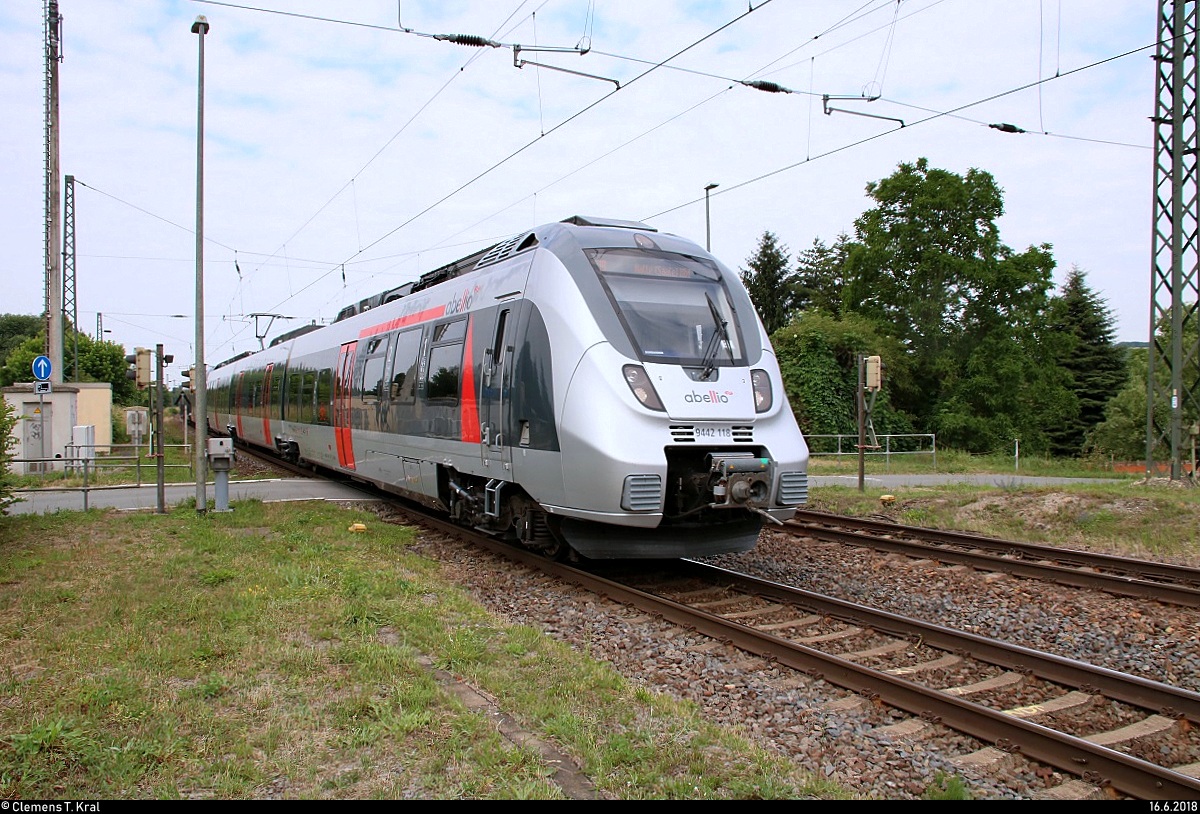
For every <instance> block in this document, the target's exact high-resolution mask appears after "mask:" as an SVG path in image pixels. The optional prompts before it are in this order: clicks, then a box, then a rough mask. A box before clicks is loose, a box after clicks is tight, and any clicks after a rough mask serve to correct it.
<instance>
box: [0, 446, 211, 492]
mask: <svg viewBox="0 0 1200 814" xmlns="http://www.w3.org/2000/svg"><path fill="white" fill-rule="evenodd" d="M99 449H104V450H106V452H103V453H102V452H98V450H99ZM167 449H182V450H184V453H185V457H186V459H187V461H188V462H187V463H184V464H169V463H166V462H165V460H164V462H163V468H164V469H186V470H188V471H189V472H191V471H192V466H193V463H192V454H191V450H192V445H191V444H167V445H165V446H164V447H163V450H164V456H165V451H166V450H167ZM122 450H124V454H120V453H121V451H122ZM9 460H10V462H11V463H12V464H23V465H24V468H23V471H17V472H16V474H18V475H46V476H49V475H67V476H72V475H82V476H83V478H84V479H85V480H86V479H87V478H88V474H89V472H90V473H91V474H92V475H94V476H99V475H101V474H103V473H104V472H106V471H113V470H119V469H125V470H129V471H131V472H132V473H133V475H134V479H135V481H136V484H137V485H138V486H141V485H142V477H143V472H144V471H145V470H149V471H150V472H151V474H152V476H153V475H154V473H157V471H158V455H157V454H156V453H154V452H149V451H147V450H146V449H145V448H144V447H143V446H142V445H140V444H67V445H66V447H64V454H63V455H56V456H55V457H53V458H10V459H9Z"/></svg>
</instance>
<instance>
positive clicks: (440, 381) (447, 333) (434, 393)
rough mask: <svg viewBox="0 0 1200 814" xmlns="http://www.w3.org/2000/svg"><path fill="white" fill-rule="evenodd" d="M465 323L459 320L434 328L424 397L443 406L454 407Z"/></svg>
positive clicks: (459, 374)
mask: <svg viewBox="0 0 1200 814" xmlns="http://www.w3.org/2000/svg"><path fill="white" fill-rule="evenodd" d="M466 334H467V321H466V320H465V319H458V320H455V321H453V322H443V323H442V324H440V325H435V326H434V328H433V337H432V339H431V341H430V347H429V365H428V366H427V367H426V370H427V371H428V373H427V374H426V375H427V378H426V381H425V397H426V398H427V399H429V400H437V401H438V402H440V403H442V404H457V403H458V398H459V394H458V390H459V379H460V376H461V372H462V357H463V340H464V338H465V337H466Z"/></svg>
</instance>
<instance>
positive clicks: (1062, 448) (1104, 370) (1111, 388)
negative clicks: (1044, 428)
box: [1051, 266, 1129, 456]
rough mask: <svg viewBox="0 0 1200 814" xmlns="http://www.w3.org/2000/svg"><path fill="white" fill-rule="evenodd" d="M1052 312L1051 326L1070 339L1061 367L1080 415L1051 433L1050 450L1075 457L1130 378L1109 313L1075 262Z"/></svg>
mask: <svg viewBox="0 0 1200 814" xmlns="http://www.w3.org/2000/svg"><path fill="white" fill-rule="evenodd" d="M1051 314H1052V316H1051V326H1052V328H1053V329H1054V330H1057V331H1059V332H1061V333H1063V334H1064V335H1066V336H1067V337H1068V342H1067V343H1065V349H1064V353H1063V355H1062V356H1061V358H1060V359H1059V365H1060V366H1061V367H1062V368H1063V369H1064V370H1066V371H1067V372H1068V373H1069V374H1070V375H1071V380H1072V381H1071V385H1070V386H1071V390H1072V392H1074V394H1075V397H1076V399H1077V400H1078V402H1079V412H1078V414H1077V415H1076V416H1074V417H1073V418H1072V419H1071V420H1069V421H1066V422H1064V423H1063V424H1062V425H1061V426H1060V427H1058V428H1056V429H1055V430H1053V431H1052V432H1051V452H1052V453H1054V454H1056V455H1071V456H1074V455H1079V454H1081V453H1082V452H1083V446H1084V440H1085V438H1086V437H1087V435H1088V433H1090V432H1091V431H1092V430H1093V429H1095V428H1096V426H1097V425H1099V424H1100V423H1101V422H1102V421H1104V411H1105V407H1106V405H1107V404H1108V402H1109V400H1110V399H1111V398H1112V397H1113V396H1114V395H1116V394H1117V392H1118V391H1119V390H1120V389H1121V388H1122V386H1123V385H1124V384H1125V382H1126V380H1127V379H1128V376H1129V371H1128V367H1127V355H1126V352H1125V350H1124V349H1123V348H1121V347H1120V346H1118V345H1117V344H1116V343H1115V342H1114V341H1113V331H1114V328H1113V324H1114V317H1113V314H1112V311H1111V310H1110V309H1109V308H1108V306H1107V305H1106V304H1105V303H1104V302H1103V301H1102V300H1101V298H1100V297H1099V295H1098V294H1096V292H1095V291H1093V290H1092V289H1091V288H1089V287H1088V284H1087V275H1086V273H1085V272H1084V271H1083V269H1081V268H1079V267H1078V266H1072V267H1071V271H1070V273H1069V274H1068V275H1067V279H1066V282H1065V283H1063V288H1062V293H1061V295H1060V296H1058V297H1056V298H1055V299H1054V302H1053V305H1052V308H1051Z"/></svg>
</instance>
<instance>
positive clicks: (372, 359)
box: [358, 335, 388, 402]
mask: <svg viewBox="0 0 1200 814" xmlns="http://www.w3.org/2000/svg"><path fill="white" fill-rule="evenodd" d="M387 351H388V336H387V335H385V336H380V337H373V338H372V339H370V340H369V341H368V342H367V346H366V353H365V354H364V357H365V358H364V359H363V366H362V378H361V379H360V380H359V382H358V390H359V392H361V393H362V400H363V401H364V402H376V401H379V397H380V395H381V394H382V392H383V376H384V365H385V363H386V362H387Z"/></svg>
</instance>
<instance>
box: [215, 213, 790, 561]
mask: <svg viewBox="0 0 1200 814" xmlns="http://www.w3.org/2000/svg"><path fill="white" fill-rule="evenodd" d="M207 387H208V396H207V403H208V426H209V429H210V431H211V432H213V433H216V434H220V435H231V436H235V437H236V439H237V440H239V441H241V442H243V443H246V444H251V445H254V446H258V447H264V448H267V449H270V450H274V451H275V452H277V453H278V454H280V455H282V456H284V457H286V458H289V459H291V460H294V461H300V462H307V463H309V464H311V465H313V466H316V467H320V468H323V469H326V470H334V471H337V472H340V473H344V474H346V475H350V476H352V477H354V478H356V479H359V480H361V481H365V482H368V483H371V484H374V485H376V486H379V487H382V488H383V489H385V490H388V491H390V492H392V493H395V494H397V495H400V496H403V497H406V498H409V499H412V500H415V501H418V502H420V503H421V504H424V505H426V506H429V507H432V508H435V509H437V510H439V511H442V512H444V513H446V514H447V515H448V516H449V517H451V518H453V519H455V520H456V521H458V522H461V523H464V524H466V525H469V526H472V527H475V528H479V529H484V530H487V531H490V532H492V533H494V534H497V535H500V536H504V537H507V538H509V539H512V540H514V541H519V542H520V543H522V544H523V545H525V546H527V547H529V548H532V549H534V550H537V551H540V552H542V553H545V554H547V555H552V556H562V555H566V554H570V555H572V556H583V557H587V558H593V559H613V558H675V557H697V556H708V555H713V554H719V553H727V552H737V551H745V550H748V549H750V548H752V547H753V546H754V545H755V543H756V541H757V539H758V534H759V531H760V529H761V526H762V523H763V522H764V520H771V521H776V522H782V521H784V520H786V519H788V518H790V517H792V515H793V514H794V512H795V510H796V509H797V507H799V506H801V505H802V504H804V503H805V502H806V500H807V496H808V446H807V444H806V442H805V440H804V437H803V435H802V434H801V432H800V429H799V427H798V426H797V424H796V420H795V417H794V415H793V413H792V410H791V408H790V406H789V405H788V402H787V398H786V395H785V393H784V387H783V381H782V379H781V377H780V371H779V365H778V363H777V361H776V359H775V355H774V352H773V350H772V348H771V345H770V342H769V340H768V337H767V335H766V332H765V331H764V329H763V327H762V323H761V321H760V320H759V318H758V315H757V312H756V311H755V309H754V306H753V304H752V303H751V300H750V298H749V296H748V294H747V293H746V290H745V287H744V286H743V284H742V281H741V280H740V278H739V277H738V276H737V274H735V273H733V272H731V271H730V270H729V269H728V268H727V267H726V266H724V265H723V264H722V263H721V262H720V261H718V260H717V259H716V258H714V257H713V256H712V255H710V254H709V253H708V252H706V251H705V250H704V249H702V248H701V247H700V246H698V245H696V244H695V243H693V242H691V241H689V240H686V239H684V238H682V237H678V236H675V235H670V234H665V233H660V232H657V231H656V230H654V229H652V228H650V227H648V226H646V225H644V224H641V223H634V222H629V221H612V220H603V219H598V218H583V217H573V218H570V219H568V220H565V221H562V222H559V223H550V224H546V225H544V226H539V227H537V228H535V229H530V230H529V231H527V232H523V233H521V234H519V235H517V236H515V237H513V238H511V239H510V240H506V241H504V242H502V243H500V244H498V245H495V246H492V247H490V248H488V249H486V250H484V251H481V252H478V253H476V254H472V255H470V256H469V257H465V258H463V259H461V260H458V261H456V262H454V263H450V264H448V265H446V266H443V267H442V268H439V269H437V270H435V271H432V272H429V273H428V274H425V275H424V276H423V277H421V279H420V280H418V281H416V282H414V283H409V284H407V285H405V286H402V287H401V288H398V289H395V290H392V291H388V292H384V293H383V294H380V295H378V296H377V297H375V298H373V299H371V300H365V301H363V302H361V303H359V304H358V305H356V306H351V307H349V308H346V309H343V311H342V313H341V314H340V315H339V317H338V319H337V320H336V321H334V322H333V323H331V324H329V325H326V326H315V325H313V326H308V327H307V328H304V329H300V330H298V331H293V332H290V333H289V334H285V335H283V336H281V337H279V338H278V339H276V340H274V341H273V342H272V343H271V345H270V347H268V348H266V349H264V350H262V351H259V352H257V353H250V354H243V355H242V356H239V357H236V358H234V359H231V360H229V361H227V362H224V363H222V364H220V365H217V366H216V367H215V368H213V369H212V370H211V372H210V373H209V376H208V379H207Z"/></svg>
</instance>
